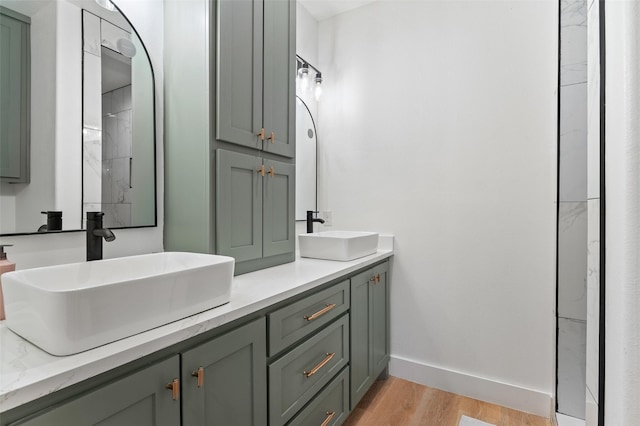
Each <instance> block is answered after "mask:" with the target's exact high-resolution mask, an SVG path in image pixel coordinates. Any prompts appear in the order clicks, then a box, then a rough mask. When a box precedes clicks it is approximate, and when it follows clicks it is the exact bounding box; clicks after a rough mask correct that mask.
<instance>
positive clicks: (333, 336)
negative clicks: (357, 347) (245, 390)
mask: <svg viewBox="0 0 640 426" xmlns="http://www.w3.org/2000/svg"><path fill="white" fill-rule="evenodd" d="M348 362H349V315H348V314H346V315H344V316H343V317H342V318H340V319H338V320H337V321H336V322H334V323H333V324H331V325H329V326H328V327H327V328H325V329H324V330H321V331H320V332H319V333H318V334H316V335H315V336H313V337H312V338H311V339H309V340H307V341H306V342H304V343H303V344H301V345H300V346H298V347H296V348H295V349H293V350H291V351H290V352H288V353H287V354H286V355H284V356H283V357H282V358H280V359H278V360H277V361H276V362H274V363H272V364H271V365H269V420H270V421H269V424H270V425H271V426H275V425H283V424H285V423H286V422H287V421H289V420H290V419H291V418H292V417H293V416H294V415H295V414H296V413H297V412H298V411H299V410H300V409H301V408H302V407H303V406H304V405H305V404H306V403H307V402H309V401H310V400H311V399H313V397H314V396H315V395H316V394H317V393H318V392H319V391H320V389H322V388H323V387H324V386H325V385H326V384H327V383H328V382H329V381H330V380H331V379H332V378H333V377H334V376H335V375H336V374H337V373H338V372H339V371H340V370H342V368H343V367H345V366H346V365H347V364H348Z"/></svg>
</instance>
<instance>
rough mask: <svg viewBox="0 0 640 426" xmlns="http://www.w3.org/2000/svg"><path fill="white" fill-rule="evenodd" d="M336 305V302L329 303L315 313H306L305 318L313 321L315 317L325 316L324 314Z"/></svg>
mask: <svg viewBox="0 0 640 426" xmlns="http://www.w3.org/2000/svg"><path fill="white" fill-rule="evenodd" d="M335 307H336V304H335V303H332V304H328V303H327V306H326V307H325V308H322V309H320V310H319V311H318V312H316V313H315V314H313V315H305V316H304V319H306V320H307V321H313V320H314V319H316V318H318V317H321V316H323V315H324V314H326V313H327V312H329V311H330V310H332V309H333V308H335Z"/></svg>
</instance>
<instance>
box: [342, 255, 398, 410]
mask: <svg viewBox="0 0 640 426" xmlns="http://www.w3.org/2000/svg"><path fill="white" fill-rule="evenodd" d="M388 270H389V269H388V263H386V262H385V263H383V264H381V265H379V266H376V267H374V268H372V269H369V270H367V271H365V272H362V273H360V274H358V275H356V276H354V277H353V278H351V409H352V410H353V409H354V408H355V406H356V405H357V404H358V402H359V401H360V400H361V399H362V397H363V396H364V394H365V393H366V392H367V390H369V388H370V387H371V385H372V384H373V382H374V380H375V379H376V377H378V376H379V375H380V373H382V371H383V370H384V369H385V368H386V366H387V364H388V363H389V354H390V348H389V279H388Z"/></svg>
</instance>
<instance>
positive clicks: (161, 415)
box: [12, 355, 180, 426]
mask: <svg viewBox="0 0 640 426" xmlns="http://www.w3.org/2000/svg"><path fill="white" fill-rule="evenodd" d="M179 374H180V359H179V356H178V355H175V356H173V357H171V358H169V359H167V360H165V361H162V362H159V363H157V364H154V365H152V366H150V367H147V368H145V369H144V370H141V371H139V372H137V373H134V374H131V375H129V376H126V377H124V378H122V379H119V380H116V381H114V382H112V383H110V384H108V385H106V386H103V387H100V388H98V389H97V390H94V391H92V392H89V393H86V394H85V395H83V396H81V397H79V398H76V399H73V400H71V401H70V402H67V403H63V404H61V405H58V406H57V407H55V408H53V409H52V410H49V411H47V412H45V413H44V414H40V415H35V416H33V417H30V418H27V419H26V420H23V421H18V422H16V423H13V424H12V425H16V426H17V425H21V426H66V425H87V426H89V425H100V426H111V425H113V426H116V425H136V426H147V425H148V426H154V425H155V426H176V425H179V424H180V395H179V392H177V391H179V388H178V389H177V391H176V392H175V393H174V392H173V390H171V389H167V384H169V383H173V381H174V380H178V385H177V386H179ZM174 396H175V399H174Z"/></svg>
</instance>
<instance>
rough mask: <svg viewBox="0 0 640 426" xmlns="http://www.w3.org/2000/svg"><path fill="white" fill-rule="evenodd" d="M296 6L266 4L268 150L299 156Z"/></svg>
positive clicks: (271, 0) (272, 0)
mask: <svg viewBox="0 0 640 426" xmlns="http://www.w3.org/2000/svg"><path fill="white" fill-rule="evenodd" d="M295 6H296V2H295V1H287V0H264V80H263V86H264V88H263V94H264V99H263V108H264V110H263V122H264V128H265V132H266V133H267V135H266V136H265V138H267V142H266V143H265V144H264V150H265V151H268V152H273V153H274V154H280V155H284V156H286V157H293V156H294V155H295V145H294V142H295V130H296V128H295V110H294V108H295V101H294V99H295V91H296V86H295V80H296V79H295V75H294V72H295V54H296V46H295V38H296V35H295V28H296V24H295V15H296V10H295Z"/></svg>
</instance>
